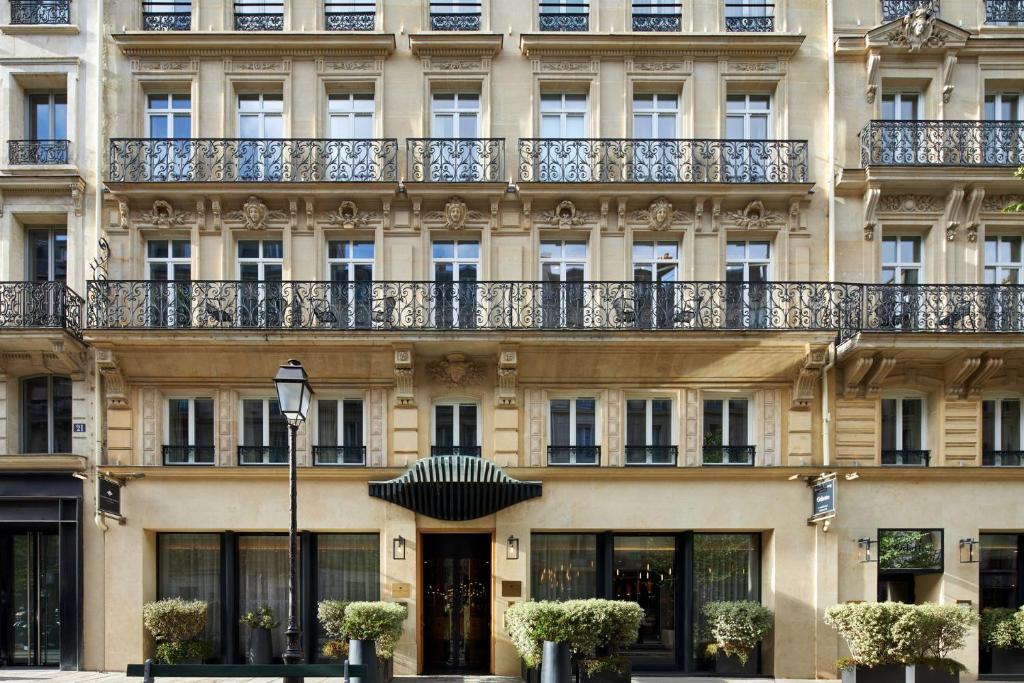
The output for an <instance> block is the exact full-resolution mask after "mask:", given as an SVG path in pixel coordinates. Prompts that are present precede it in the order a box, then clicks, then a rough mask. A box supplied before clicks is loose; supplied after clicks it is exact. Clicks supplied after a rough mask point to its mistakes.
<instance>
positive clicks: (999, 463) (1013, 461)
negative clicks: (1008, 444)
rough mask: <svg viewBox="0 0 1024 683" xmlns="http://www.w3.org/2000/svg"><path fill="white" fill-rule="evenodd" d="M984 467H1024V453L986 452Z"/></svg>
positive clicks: (984, 454)
mask: <svg viewBox="0 0 1024 683" xmlns="http://www.w3.org/2000/svg"><path fill="white" fill-rule="evenodd" d="M981 465H982V467H1024V451H985V452H984V453H982V455H981Z"/></svg>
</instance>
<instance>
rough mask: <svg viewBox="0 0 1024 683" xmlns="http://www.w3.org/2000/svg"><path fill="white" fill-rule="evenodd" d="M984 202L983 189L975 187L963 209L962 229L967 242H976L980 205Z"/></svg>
mask: <svg viewBox="0 0 1024 683" xmlns="http://www.w3.org/2000/svg"><path fill="white" fill-rule="evenodd" d="M984 201H985V188H983V187H975V188H973V189H972V190H971V194H970V195H969V196H968V198H967V205H966V207H965V208H964V228H965V229H966V230H967V241H968V242H972V243H973V242H977V241H978V226H979V225H981V216H980V214H981V205H982V203H984Z"/></svg>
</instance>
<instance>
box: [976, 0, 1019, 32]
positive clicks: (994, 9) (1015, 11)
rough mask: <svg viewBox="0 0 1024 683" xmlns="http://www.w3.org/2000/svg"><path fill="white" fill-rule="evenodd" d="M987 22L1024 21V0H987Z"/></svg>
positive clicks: (1004, 23) (1006, 22)
mask: <svg viewBox="0 0 1024 683" xmlns="http://www.w3.org/2000/svg"><path fill="white" fill-rule="evenodd" d="M985 23H986V24H1003V25H1007V26H1008V25H1013V24H1021V23H1024V0H985Z"/></svg>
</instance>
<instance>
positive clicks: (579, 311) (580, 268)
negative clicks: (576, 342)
mask: <svg viewBox="0 0 1024 683" xmlns="http://www.w3.org/2000/svg"><path fill="white" fill-rule="evenodd" d="M586 278H587V243H586V242H583V241H578V240H544V241H542V242H541V243H540V279H541V281H542V284H541V287H542V290H541V291H542V294H541V301H542V306H543V308H542V315H543V320H542V322H543V325H544V326H545V327H582V326H583V324H584V322H585V321H586V319H587V315H586V291H585V289H586V284H585V280H586Z"/></svg>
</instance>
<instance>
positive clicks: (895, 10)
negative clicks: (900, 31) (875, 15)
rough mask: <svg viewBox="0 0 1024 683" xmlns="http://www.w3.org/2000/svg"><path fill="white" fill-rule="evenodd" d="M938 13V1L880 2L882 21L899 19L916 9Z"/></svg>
mask: <svg viewBox="0 0 1024 683" xmlns="http://www.w3.org/2000/svg"><path fill="white" fill-rule="evenodd" d="M922 7H923V8H924V9H932V10H933V11H934V12H935V13H936V14H938V11H939V0H882V21H893V20H894V19H901V18H903V17H905V16H907V15H908V14H910V13H911V12H913V11H914V10H916V9H920V8H922Z"/></svg>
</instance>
